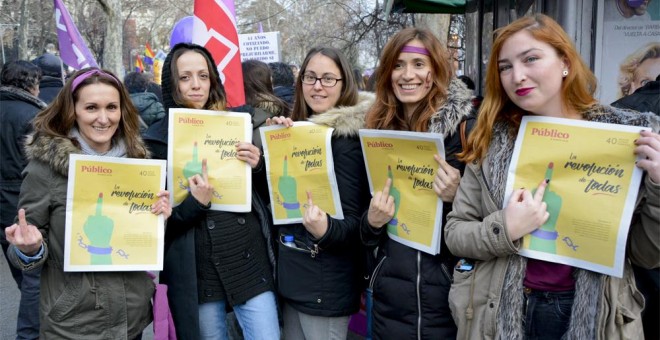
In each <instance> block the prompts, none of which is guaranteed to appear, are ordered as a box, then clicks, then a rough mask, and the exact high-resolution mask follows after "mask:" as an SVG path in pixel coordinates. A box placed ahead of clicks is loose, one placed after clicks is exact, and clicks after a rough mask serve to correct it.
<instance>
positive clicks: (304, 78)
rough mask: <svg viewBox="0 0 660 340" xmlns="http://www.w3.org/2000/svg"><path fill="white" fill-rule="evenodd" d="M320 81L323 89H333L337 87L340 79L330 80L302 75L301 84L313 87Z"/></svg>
mask: <svg viewBox="0 0 660 340" xmlns="http://www.w3.org/2000/svg"><path fill="white" fill-rule="evenodd" d="M319 80H320V81H321V86H323V87H333V86H335V85H337V82H338V81H340V80H341V79H337V78H332V77H328V76H324V77H320V78H317V77H315V76H313V75H311V74H303V76H302V82H303V84H307V85H315V84H316V82H317V81H319Z"/></svg>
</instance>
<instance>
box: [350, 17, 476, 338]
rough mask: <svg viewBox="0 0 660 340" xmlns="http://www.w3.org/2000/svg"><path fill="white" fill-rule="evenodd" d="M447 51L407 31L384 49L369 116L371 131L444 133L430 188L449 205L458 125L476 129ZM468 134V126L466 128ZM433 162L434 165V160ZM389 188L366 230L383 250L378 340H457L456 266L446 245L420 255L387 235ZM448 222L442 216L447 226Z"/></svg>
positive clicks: (377, 288)
mask: <svg viewBox="0 0 660 340" xmlns="http://www.w3.org/2000/svg"><path fill="white" fill-rule="evenodd" d="M448 60H449V57H448V54H447V51H446V50H445V48H444V47H443V46H442V44H441V43H440V41H439V40H438V39H437V38H436V37H435V36H433V34H432V33H431V32H430V31H427V30H422V29H417V28H407V29H404V30H402V31H400V32H399V33H397V34H395V35H394V36H393V37H392V38H391V39H390V41H389V42H388V43H387V45H386V46H385V49H384V50H383V54H382V55H381V58H380V64H379V65H380V66H378V72H377V74H376V79H378V81H377V84H376V97H377V98H376V104H375V105H374V106H372V108H371V110H370V111H369V113H367V128H370V129H383V130H403V131H417V132H435V133H442V135H443V136H444V138H445V140H444V145H445V154H446V158H445V159H442V158H440V157H439V156H437V155H436V157H435V161H437V163H438V165H439V168H438V171H437V172H436V176H435V179H434V183H433V189H434V191H435V192H436V194H437V195H438V197H440V198H441V199H442V201H443V202H444V206H443V212H444V214H445V215H446V214H447V213H448V212H449V211H450V210H451V202H452V201H453V199H454V195H455V194H456V189H457V188H458V183H459V181H460V179H461V174H462V172H463V169H464V168H465V165H464V164H463V163H462V162H460V161H458V160H457V159H456V153H459V152H461V151H462V144H461V137H460V135H461V133H460V132H459V131H458V130H459V126H460V125H461V122H463V121H466V120H467V122H466V124H465V126H466V127H467V126H471V125H472V122H473V121H474V120H473V119H471V118H470V117H471V114H472V101H471V97H472V92H471V91H470V90H468V89H467V87H466V86H465V84H464V83H463V82H461V81H460V80H458V79H456V78H454V76H453V74H454V72H453V70H452V69H451V66H450V65H449V62H448ZM466 130H469V127H467V128H466ZM430 161H431V162H434V161H433V160H430ZM391 184H392V183H391V181H390V180H388V182H387V183H386V186H385V188H384V190H383V191H382V192H376V193H375V195H374V197H373V199H372V200H371V204H370V206H369V211H368V212H367V213H366V214H365V215H364V217H363V219H362V223H361V228H360V231H361V237H362V241H363V243H364V244H365V245H367V246H374V245H378V246H379V252H378V266H377V267H376V270H375V271H374V273H373V275H372V280H371V284H370V287H371V288H372V289H373V300H374V304H373V333H374V338H375V339H399V340H403V339H453V338H455V337H456V325H455V324H454V321H453V320H452V317H451V314H450V311H449V305H448V303H447V297H448V293H449V287H450V285H451V281H452V277H451V273H452V271H451V269H452V268H453V267H454V265H455V264H456V259H455V258H454V256H453V255H452V254H451V253H450V252H449V250H448V249H447V247H446V245H445V244H444V242H442V249H441V251H440V254H438V255H430V254H427V253H423V252H420V251H418V250H415V249H413V248H410V247H408V246H405V245H403V244H401V243H398V242H396V241H393V240H391V239H390V238H389V237H388V236H387V231H386V229H387V228H384V226H385V225H386V224H387V223H388V222H389V221H390V220H391V219H392V216H393V215H394V205H395V203H397V202H395V199H394V197H393V196H391V195H389V189H390V186H391ZM444 221H445V217H444V216H443V226H444Z"/></svg>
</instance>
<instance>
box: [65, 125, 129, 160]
mask: <svg viewBox="0 0 660 340" xmlns="http://www.w3.org/2000/svg"><path fill="white" fill-rule="evenodd" d="M69 137H73V138H75V139H76V140H78V143H80V149H81V150H82V153H83V154H84V155H93V156H107V157H126V143H125V142H124V140H123V139H121V138H115V137H113V138H112V145H111V147H110V150H108V151H106V152H103V153H101V152H97V151H96V150H94V149H92V147H91V146H89V144H87V142H85V139H84V138H82V136H81V135H80V131H78V128H77V127H75V126H74V127H73V129H71V132H69Z"/></svg>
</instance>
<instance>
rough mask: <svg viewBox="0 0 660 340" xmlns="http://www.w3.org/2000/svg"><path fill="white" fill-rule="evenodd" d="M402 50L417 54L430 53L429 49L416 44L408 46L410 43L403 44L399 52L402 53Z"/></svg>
mask: <svg viewBox="0 0 660 340" xmlns="http://www.w3.org/2000/svg"><path fill="white" fill-rule="evenodd" d="M404 52H408V53H418V54H423V55H431V53H429V50H427V49H426V48H424V47H417V46H410V45H404V46H403V48H402V49H401V52H400V53H404Z"/></svg>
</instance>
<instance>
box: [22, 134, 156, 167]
mask: <svg viewBox="0 0 660 340" xmlns="http://www.w3.org/2000/svg"><path fill="white" fill-rule="evenodd" d="M138 143H139V144H140V145H141V146H142V148H144V149H145V150H146V149H147V147H146V146H145V145H144V142H143V141H142V139H141V138H140V139H138ZM72 153H73V154H82V153H83V151H82V150H81V148H80V147H79V146H77V145H75V144H74V142H73V141H72V140H71V139H70V138H64V137H54V136H48V135H44V134H39V133H35V134H31V135H28V137H27V140H26V142H25V156H26V157H27V159H28V160H36V161H40V162H44V163H46V164H48V165H49V166H50V168H51V169H53V171H55V172H57V173H59V174H60V175H62V176H64V177H66V176H68V175H69V155H70V154H72ZM149 157H150V156H149V152H147V156H146V158H149Z"/></svg>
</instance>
